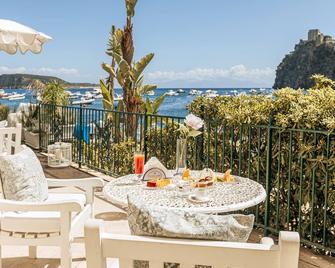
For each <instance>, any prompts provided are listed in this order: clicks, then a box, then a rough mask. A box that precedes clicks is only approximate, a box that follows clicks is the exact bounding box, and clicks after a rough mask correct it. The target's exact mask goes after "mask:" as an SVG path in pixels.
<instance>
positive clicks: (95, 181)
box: [47, 177, 104, 188]
mask: <svg viewBox="0 0 335 268" xmlns="http://www.w3.org/2000/svg"><path fill="white" fill-rule="evenodd" d="M47 182H48V187H70V186H75V187H81V188H88V187H89V188H93V187H102V186H104V181H103V180H102V179H100V178H96V177H90V178H83V179H50V178H47Z"/></svg>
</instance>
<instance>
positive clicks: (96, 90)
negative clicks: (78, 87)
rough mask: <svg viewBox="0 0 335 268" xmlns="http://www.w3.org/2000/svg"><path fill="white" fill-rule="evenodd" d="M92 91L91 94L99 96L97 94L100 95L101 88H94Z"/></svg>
mask: <svg viewBox="0 0 335 268" xmlns="http://www.w3.org/2000/svg"><path fill="white" fill-rule="evenodd" d="M92 91H93V93H96V94H99V93H101V88H100V87H94V88H93V90H92Z"/></svg>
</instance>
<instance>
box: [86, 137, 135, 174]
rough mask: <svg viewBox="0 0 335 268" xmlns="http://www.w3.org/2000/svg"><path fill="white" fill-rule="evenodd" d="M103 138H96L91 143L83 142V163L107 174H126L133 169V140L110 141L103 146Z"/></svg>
mask: <svg viewBox="0 0 335 268" xmlns="http://www.w3.org/2000/svg"><path fill="white" fill-rule="evenodd" d="M103 144H104V141H103V139H97V140H96V141H94V142H92V143H91V144H89V145H87V144H83V150H84V151H85V158H84V159H83V161H84V164H87V165H88V166H90V165H92V163H94V164H93V165H94V166H93V167H94V168H96V169H99V170H103V171H105V172H106V173H108V174H117V175H126V174H129V173H130V172H132V170H133V152H134V142H133V141H122V142H119V143H110V146H108V147H104V146H102V145H103Z"/></svg>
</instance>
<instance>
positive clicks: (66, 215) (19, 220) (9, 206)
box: [0, 178, 103, 268]
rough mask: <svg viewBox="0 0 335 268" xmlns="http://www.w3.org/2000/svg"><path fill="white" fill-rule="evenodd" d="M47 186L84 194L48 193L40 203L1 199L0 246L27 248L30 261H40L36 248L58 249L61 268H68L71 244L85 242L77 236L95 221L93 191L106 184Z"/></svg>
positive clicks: (63, 182) (69, 181) (54, 183)
mask: <svg viewBox="0 0 335 268" xmlns="http://www.w3.org/2000/svg"><path fill="white" fill-rule="evenodd" d="M47 182H48V187H69V186H70V187H79V188H81V189H83V190H84V191H85V193H84V194H81V193H78V194H73V193H71V194H69V193H51V192H49V194H48V199H47V200H46V201H44V202H39V203H35V202H21V201H11V200H5V199H0V212H1V218H0V226H1V227H0V229H1V232H0V246H4V245H27V246H29V257H31V258H36V257H37V256H36V255H37V254H36V247H37V246H59V247H60V248H61V267H62V268H69V267H71V262H72V259H71V243H72V242H83V238H82V237H81V238H80V237H74V233H75V231H78V230H79V228H83V226H84V223H85V221H86V220H87V219H89V218H91V217H92V215H93V209H92V207H93V199H94V188H95V187H102V186H103V181H102V180H101V179H99V178H84V179H64V180H59V179H47ZM0 250H1V247H0ZM0 267H1V262H0Z"/></svg>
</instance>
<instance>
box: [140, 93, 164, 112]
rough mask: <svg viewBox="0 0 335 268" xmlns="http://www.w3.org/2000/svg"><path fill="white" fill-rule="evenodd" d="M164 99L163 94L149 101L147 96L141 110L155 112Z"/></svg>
mask: <svg viewBox="0 0 335 268" xmlns="http://www.w3.org/2000/svg"><path fill="white" fill-rule="evenodd" d="M164 99H165V94H163V95H161V96H159V97H158V98H156V99H154V100H152V101H150V99H149V98H148V97H147V98H146V101H145V103H143V107H142V111H146V112H147V113H148V114H157V113H158V109H159V107H160V106H161V104H162V103H163V101H164Z"/></svg>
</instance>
